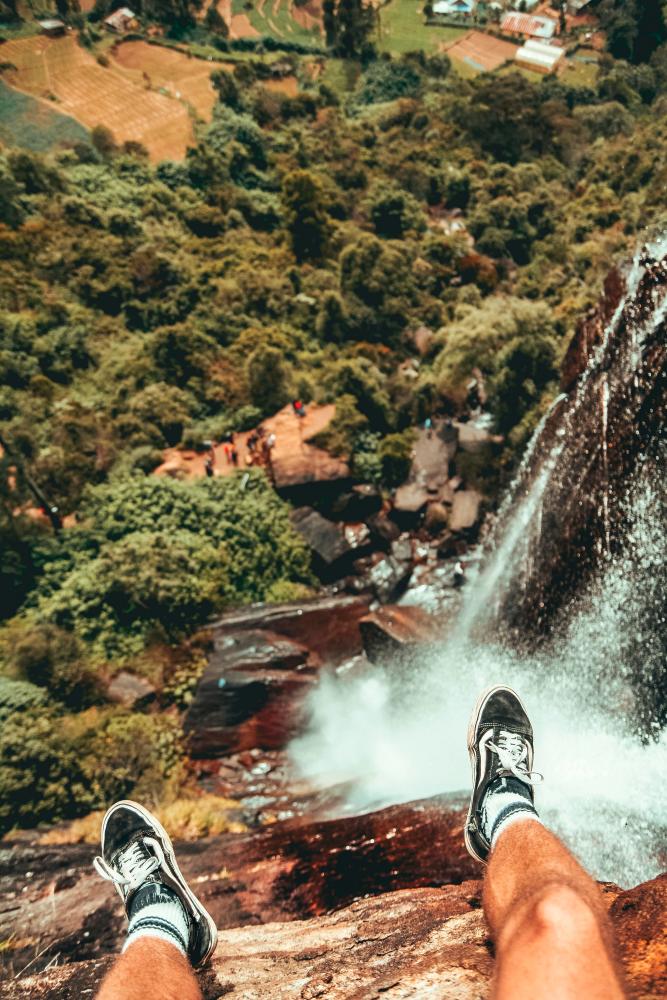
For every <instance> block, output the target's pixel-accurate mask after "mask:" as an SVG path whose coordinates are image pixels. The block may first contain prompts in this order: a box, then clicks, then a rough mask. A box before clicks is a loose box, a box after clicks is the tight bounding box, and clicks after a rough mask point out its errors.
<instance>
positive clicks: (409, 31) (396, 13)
mask: <svg viewBox="0 0 667 1000" xmlns="http://www.w3.org/2000/svg"><path fill="white" fill-rule="evenodd" d="M422 6H423V4H422V3H421V2H420V0H390V2H389V3H388V4H386V5H385V6H384V7H380V8H379V10H378V20H379V25H380V29H379V41H378V48H379V49H380V51H382V52H391V53H392V54H393V55H401V54H402V53H403V52H415V51H417V50H418V49H421V50H423V51H424V52H427V53H431V52H435V51H437V49H438V48H439V47H440V46H441V45H442V43H443V42H452V41H454V40H455V39H456V38H460V37H461V35H464V34H466V32H467V30H468V29H467V28H440V27H437V26H435V25H426V24H424V16H423V14H422Z"/></svg>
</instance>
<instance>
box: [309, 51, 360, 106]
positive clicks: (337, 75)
mask: <svg viewBox="0 0 667 1000" xmlns="http://www.w3.org/2000/svg"><path fill="white" fill-rule="evenodd" d="M360 73H361V67H360V65H359V63H358V62H357V61H356V60H355V59H327V61H326V64H325V67H324V72H323V73H322V75H321V76H320V78H319V82H320V83H324V84H326V86H327V87H330V88H331V89H332V90H333V92H334V93H335V94H338V95H339V96H340V97H342V96H343V95H344V94H349V93H350V91H352V90H354V88H355V86H356V83H357V80H358V79H359V74H360Z"/></svg>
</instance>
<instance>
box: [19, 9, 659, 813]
mask: <svg viewBox="0 0 667 1000" xmlns="http://www.w3.org/2000/svg"><path fill="white" fill-rule="evenodd" d="M177 7H178V8H179V9H178V10H177V9H176V8H177ZM3 8H6V10H5V11H4V13H5V16H10V15H13V14H15V13H16V8H15V7H13V6H12V0H1V2H0V11H2V10H3ZM181 8H182V9H181ZM59 9H60V6H59ZM107 9H109V8H107V7H105V4H104V3H102V2H101V0H98V2H97V4H96V7H95V12H96V16H98V17H99V16H102V14H104V13H105V11H106V10H107ZM142 13H144V14H145V16H146V17H154V18H155V19H156V20H163V21H167V22H168V23H170V24H174V23H176V21H178V23H179V24H180V25H181V27H183V30H186V29H187V27H188V23H189V18H190V17H191V12H190V11H189V9H188V6H187V4H186V3H181V4H179V3H176V4H174V5H172V7H170V9H169V10H167V9H166V8H165V9H162V8H160V9H159V10H158V9H157V5H156V9H155V10H153V9H151V10H149V9H148V8H147V9H146V11H145V12H142ZM597 13H598V16H599V17H600V19H601V23H602V25H603V27H604V28H605V30H607V32H608V51H607V52H606V53H604V54H603V57H602V58H601V60H600V63H599V70H598V74H597V81H596V83H595V85H594V86H592V87H582V86H576V87H575V86H570V85H568V83H567V82H566V80H567V77H563V78H562V79H560V78H553V77H548V78H544V79H543V80H535V79H532V78H529V77H527V76H526V75H524V74H521V73H518V72H503V73H501V74H497V75H491V74H482V75H480V76H478V77H476V78H472V79H467V78H466V79H464V78H463V77H462V76H460V75H458V74H457V72H456V71H455V69H454V68H453V67H452V65H451V63H450V60H449V58H448V57H447V55H446V54H433V55H426V54H424V53H423V52H420V51H417V52H409V53H407V54H405V55H404V56H402V57H400V58H392V57H390V56H389V55H387V54H379V53H378V52H377V51H376V48H375V46H374V44H373V24H372V23H370V21H369V19H368V18H366V17H364V16H362V15H363V11H361V7H360V5H359V4H358V3H357V4H356V5H355V3H354V2H350V3H347V2H342V3H341V4H340V5H339V8H338V10H337V11H336V10H334V9H333V5H330V6H329V7H328V8H327V5H326V4H325V26H326V31H327V38H326V44H327V45H328V47H329V48H328V49H327V52H328V55H327V57H326V58H327V68H326V72H325V73H324V75H323V77H322V79H321V80H317V79H312V78H311V77H310V76H309V75H308V74H307V73H306V72H305V71H304V70H303V67H302V60H303V59H304V58H305V56H304V55H303V54H301V55H300V54H299V53H298V52H291V53H288V55H287V58H289V59H290V60H291V63H292V66H293V69H294V72H295V74H296V75H297V76H298V78H299V84H300V92H299V94H298V95H297V96H295V97H289V96H286V95H284V94H281V93H277V92H275V91H272V90H269V89H267V87H266V86H265V80H266V75H267V70H266V67H267V66H270V65H271V61H272V60H274V59H275V60H277V59H282V60H284V59H285V58H286V56H285V53H284V52H282V53H280V52H278V53H276V54H274V55H271V54H268V55H267V54H266V53H264V54H262V55H261V58H260V57H259V56H258V57H257V58H255V57H254V56H253V53H252V52H249V53H246V54H245V58H243V59H242V60H239V61H238V62H237V63H236V64H235V68H234V69H229V70H224V69H221V70H218V71H217V72H216V74H215V76H214V82H215V86H216V90H217V93H218V97H219V99H218V103H217V106H216V108H215V110H214V115H213V120H212V122H211V123H210V124H209V125H203V124H201V123H200V124H199V125H198V128H197V142H196V145H194V146H193V147H192V148H190V149H189V150H188V152H187V156H186V158H185V160H184V161H183V162H168V161H165V162H161V163H159V164H158V165H156V166H153V165H151V164H150V162H149V160H148V157H147V155H146V153H145V150H143V149H142V148H141V147H137V146H136V144H126V145H123V144H122V143H119V142H117V141H116V139H115V137H114V136H113V135H111V134H110V133H109V132H108V130H106V129H105V128H103V127H99V128H97V129H94V130H93V132H92V133H91V135H90V139H89V140H87V139H86V140H84V139H80V140H77V139H73V140H70V141H68V142H66V143H64V144H62V145H59V146H57V147H54V148H53V149H52V150H51V151H48V152H45V153H37V152H33V151H29V150H26V149H18V148H12V147H9V146H5V147H2V146H0V368H1V380H0V384H1V388H0V438H1V441H2V445H3V451H2V458H1V459H0V497H1V499H2V503H1V504H0V595H1V596H0V619H1V621H2V624H1V626H0V722H1V723H2V726H1V732H0V832H5V831H7V830H8V829H11V828H12V827H14V826H16V825H20V826H31V825H35V824H38V823H40V822H44V821H52V820H54V819H64V818H71V817H75V816H82V815H85V814H86V813H88V812H90V811H92V810H96V809H100V808H103V807H105V806H106V805H107V804H108V802H109V801H111V800H112V799H113V798H114V797H116V798H119V797H123V796H126V795H129V794H133V795H136V796H143V797H144V798H145V799H147V800H148V801H158V800H160V799H161V798H165V797H169V796H171V797H174V796H177V795H178V794H179V793H180V792H179V790H180V789H182V788H183V787H185V788H187V782H188V775H187V767H186V766H184V763H183V761H184V750H183V745H182V734H181V730H180V722H179V720H180V712H181V710H182V709H183V707H184V706H185V705H186V704H187V701H188V698H189V697H190V695H191V692H192V689H193V685H194V683H195V682H196V679H197V677H198V676H199V675H200V673H201V670H202V664H203V662H204V659H205V652H206V633H205V630H204V631H203V632H202V631H201V629H202V628H203V627H204V626H205V624H206V622H207V620H209V619H210V617H211V616H212V615H214V614H215V613H217V612H220V611H222V610H224V609H225V608H229V607H233V606H235V605H239V604H244V603H249V602H255V601H279V600H285V599H290V598H299V597H300V596H303V595H306V594H308V593H311V592H312V589H313V588H314V586H315V585H316V581H315V580H314V578H313V576H312V573H311V569H310V560H309V553H308V551H307V549H306V546H305V544H304V542H303V540H302V539H301V537H300V536H299V535H297V534H296V532H295V531H294V530H293V528H292V527H291V524H290V520H289V511H290V508H289V504H288V503H287V502H286V501H285V500H283V499H281V498H280V497H279V496H278V495H277V494H276V492H275V491H274V489H273V488H272V486H271V485H270V483H269V481H268V479H267V478H266V477H265V475H264V474H263V473H262V472H261V471H259V470H253V471H252V472H251V473H250V477H249V480H247V481H245V482H242V477H243V475H244V474H243V473H241V472H239V474H238V476H236V477H230V478H227V479H224V480H222V479H212V480H203V481H200V482H196V483H192V482H185V481H178V480H172V479H169V478H167V477H153V476H152V475H151V473H152V472H153V470H154V469H155V468H156V466H158V465H159V464H160V462H161V461H162V453H163V450H164V449H165V448H167V447H171V446H176V445H179V444H180V445H182V446H187V447H194V448H199V449H202V450H203V449H204V447H205V445H204V442H206V441H208V440H220V439H221V438H222V437H223V435H225V434H227V433H229V432H231V431H239V430H247V429H250V428H252V427H254V426H256V425H257V424H258V422H259V421H261V420H262V419H263V418H265V417H267V416H270V415H271V414H273V413H275V412H276V411H277V410H278V409H279V408H281V407H282V406H284V405H285V404H286V403H288V402H289V401H290V400H292V399H294V398H296V397H299V398H301V399H303V400H304V401H305V402H306V403H307V402H309V401H316V402H319V403H336V404H337V416H336V420H335V423H334V425H333V427H332V428H331V429H330V430H329V431H328V432H327V443H328V445H329V447H330V448H332V449H333V450H334V451H336V452H338V453H339V454H342V455H345V456H346V457H348V458H349V460H350V462H351V464H352V469H353V472H354V473H355V475H356V476H357V478H358V479H359V481H369V480H370V481H373V482H375V483H377V484H378V485H379V486H380V487H381V488H382V489H383V490H385V491H389V490H391V489H392V488H394V487H395V486H397V485H398V484H399V482H400V478H401V471H404V469H405V463H406V458H407V456H408V455H409V452H410V442H411V436H410V435H411V428H414V427H415V426H417V425H419V424H420V423H422V422H423V421H424V420H425V419H426V418H428V417H429V416H433V415H438V414H442V415H453V416H455V415H457V414H459V413H460V412H461V411H462V409H463V408H464V407H465V404H466V391H467V390H466V386H467V383H468V381H469V379H470V376H471V372H472V370H473V368H479V369H480V370H481V372H482V373H483V375H484V377H485V380H486V384H487V387H488V390H489V404H488V405H489V409H490V411H491V412H492V414H493V416H494V420H495V429H496V431H497V432H498V433H499V434H501V435H503V440H504V445H503V448H502V451H501V453H500V454H499V455H498V457H497V465H496V467H494V469H493V470H491V471H489V470H486V479H485V488H486V490H487V492H488V493H489V494H490V499H491V501H492V502H493V501H494V500H495V499H496V498H497V495H498V491H499V490H500V489H501V488H502V486H503V484H505V483H506V482H507V480H508V477H509V476H510V475H511V471H512V469H513V468H514V467H515V465H516V463H517V461H518V459H519V458H520V455H521V453H522V450H523V448H524V447H525V445H526V443H527V441H528V439H529V437H530V434H531V432H532V430H533V429H534V428H535V426H536V424H537V423H538V421H539V419H540V417H541V416H542V414H543V413H544V412H545V411H546V408H547V407H548V406H549V404H550V403H551V401H552V400H553V399H554V398H555V396H556V395H557V394H558V391H559V389H558V378H559V365H560V362H561V360H562V357H563V355H564V352H565V349H566V347H567V344H568V342H569V340H570V338H571V336H572V334H573V332H574V329H575V325H576V323H577V320H578V319H579V318H580V317H581V316H582V315H584V314H585V313H586V311H587V310H588V309H589V308H590V307H591V306H592V305H593V304H594V303H595V302H596V301H597V298H598V296H599V293H600V289H601V286H602V282H603V279H604V277H605V275H606V274H607V272H608V271H609V268H610V266H611V264H612V262H613V261H615V260H621V259H623V258H624V257H625V256H627V255H628V254H631V253H632V252H634V250H635V248H636V247H637V246H638V245H640V243H641V240H642V233H643V232H644V231H645V230H646V229H647V227H652V226H656V225H658V224H660V223H661V222H662V223H664V222H665V220H667V195H666V192H667V44H666V39H667V34H666V32H665V22H664V18H663V11H662V9H661V5H660V4H656V3H650V2H647V0H634V2H632V3H621V2H620V0H602V2H600V3H599V4H598V5H597ZM209 20H210V21H211V22H212V23H211V24H209V25H208V26H207V31H209V33H210V32H213V33H215V32H216V31H217V32H218V35H220V36H221V37H220V39H219V46H218V47H219V48H223V49H224V46H225V45H228V44H229V43H228V42H227V41H226V39H225V37H224V36H225V32H224V31H221V29H220V26H219V25H218V24H217V23H213V22H214V18H210V19H209ZM84 30H88V29H84ZM197 30H201V29H197ZM322 44H323V45H324V40H323V43H322ZM323 51H324V49H323ZM0 56H1V51H0ZM343 81H344V83H343ZM454 212H456V214H453V213H454ZM443 218H444V219H450V220H451V219H452V218H456V219H459V220H461V221H462V222H463V223H464V225H463V227H459V229H458V231H455V232H448V231H447V227H446V226H444V225H443V224H442V220H443ZM422 326H426V327H428V328H429V330H430V331H432V338H431V342H430V347H429V348H428V352H427V353H426V354H425V356H424V357H422V358H420V364H419V368H418V376H417V377H416V378H415V379H413V380H406V378H405V376H404V374H403V369H402V368H401V366H402V364H403V362H405V361H406V359H410V358H416V357H417V356H418V355H417V351H416V348H415V344H414V336H413V335H414V332H415V330H417V329H418V328H419V327H422ZM397 469H398V472H397ZM35 485H36V486H37V487H38V489H39V490H40V491H42V493H43V495H44V496H45V497H47V498H48V500H49V502H50V503H51V504H53V505H54V506H57V508H58V510H59V516H62V517H65V518H67V517H68V515H76V518H75V520H76V523H75V524H74V525H73V526H70V527H67V528H65V529H64V530H62V531H60V532H54V530H53V528H52V525H51V524H50V523H49V522H48V520H47V519H41V520H39V519H35V518H34V517H30V516H28V513H27V509H28V508H29V507H31V506H33V505H34V492H33V487H34V486H35ZM120 669H130V670H131V671H132V672H134V673H136V674H138V675H141V676H145V677H148V678H149V679H151V681H153V682H154V683H156V684H157V686H158V689H159V708H160V711H158V712H156V711H154V710H152V711H150V712H143V711H136V710H133V711H130V710H127V709H123V708H119V707H117V706H115V705H112V704H110V703H109V702H108V700H107V698H106V696H105V690H106V685H107V684H108V681H109V679H110V678H111V677H113V675H114V674H115V673H117V672H118V671H119V670H120ZM36 774H38V775H39V777H38V780H35V775H36Z"/></svg>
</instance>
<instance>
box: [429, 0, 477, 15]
mask: <svg viewBox="0 0 667 1000" xmlns="http://www.w3.org/2000/svg"><path fill="white" fill-rule="evenodd" d="M474 9H475V0H437V2H436V3H434V4H433V13H434V14H472V12H473V10H474Z"/></svg>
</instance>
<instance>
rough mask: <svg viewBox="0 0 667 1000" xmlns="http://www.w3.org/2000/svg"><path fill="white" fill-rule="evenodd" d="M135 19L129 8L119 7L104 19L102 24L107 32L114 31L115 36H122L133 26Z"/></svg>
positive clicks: (135, 16)
mask: <svg viewBox="0 0 667 1000" xmlns="http://www.w3.org/2000/svg"><path fill="white" fill-rule="evenodd" d="M136 19H137V15H136V14H135V13H134V11H133V10H130V8H129V7H119V8H118V10H115V11H114V12H113V14H110V15H109V17H106V18H105V19H104V23H105V25H106V26H107V28H108V29H109V31H115V32H116V33H117V34H119V35H122V34H123V33H124V32H126V31H130V30H131V29H132V28H133V27H134V26H135V24H136Z"/></svg>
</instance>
